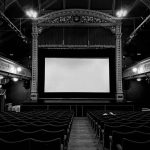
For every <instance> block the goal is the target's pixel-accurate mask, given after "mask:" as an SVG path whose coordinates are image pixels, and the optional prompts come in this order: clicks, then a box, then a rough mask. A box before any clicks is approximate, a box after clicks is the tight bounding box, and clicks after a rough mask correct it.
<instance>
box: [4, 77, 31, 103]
mask: <svg viewBox="0 0 150 150" xmlns="http://www.w3.org/2000/svg"><path fill="white" fill-rule="evenodd" d="M5 89H6V103H8V102H10V103H13V104H15V105H17V104H21V103H23V102H25V101H28V100H29V99H30V89H26V88H25V87H24V81H23V80H21V81H17V82H13V81H9V83H7V85H6V86H5Z"/></svg>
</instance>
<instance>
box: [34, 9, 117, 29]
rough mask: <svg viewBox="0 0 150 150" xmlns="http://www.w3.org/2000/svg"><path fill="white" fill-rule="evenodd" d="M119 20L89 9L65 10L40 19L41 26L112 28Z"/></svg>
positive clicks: (38, 22)
mask: <svg viewBox="0 0 150 150" xmlns="http://www.w3.org/2000/svg"><path fill="white" fill-rule="evenodd" d="M116 23H117V19H116V18H115V17H113V16H111V15H109V14H106V13H103V12H99V11H94V10H87V9H65V10H59V11H54V12H51V13H48V14H46V15H44V16H41V17H39V18H38V21H37V24H38V25H39V26H51V25H56V26H57V25H82V24H86V25H96V24H99V25H100V24H101V25H102V26H112V25H115V24H116Z"/></svg>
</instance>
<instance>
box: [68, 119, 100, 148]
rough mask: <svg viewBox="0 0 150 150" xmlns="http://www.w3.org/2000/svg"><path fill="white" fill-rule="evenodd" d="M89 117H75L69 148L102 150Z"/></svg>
mask: <svg viewBox="0 0 150 150" xmlns="http://www.w3.org/2000/svg"><path fill="white" fill-rule="evenodd" d="M99 147H100V146H99V145H98V141H97V139H96V138H95V134H94V133H93V131H92V128H91V126H90V124H89V121H88V118H87V117H75V118H74V121H73V124H72V130H71V134H70V140H69V145H68V150H101V149H100V148H99Z"/></svg>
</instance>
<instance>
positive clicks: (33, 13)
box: [26, 9, 38, 19]
mask: <svg viewBox="0 0 150 150" xmlns="http://www.w3.org/2000/svg"><path fill="white" fill-rule="evenodd" d="M26 15H27V16H28V17H29V18H32V19H36V18H37V16H38V12H37V11H35V10H33V9H28V10H26Z"/></svg>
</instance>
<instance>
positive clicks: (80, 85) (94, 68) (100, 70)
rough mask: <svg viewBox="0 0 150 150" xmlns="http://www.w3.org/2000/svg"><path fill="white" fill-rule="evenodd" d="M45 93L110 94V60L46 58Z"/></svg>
mask: <svg viewBox="0 0 150 150" xmlns="http://www.w3.org/2000/svg"><path fill="white" fill-rule="evenodd" d="M44 92H46V93H49V92H53V93H55V92H91V93H109V92H110V77H109V58H45V81H44Z"/></svg>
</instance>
